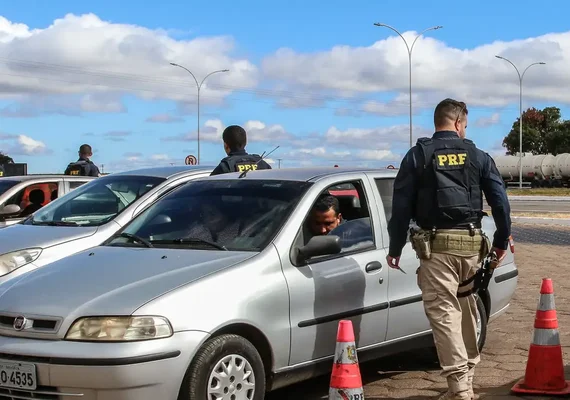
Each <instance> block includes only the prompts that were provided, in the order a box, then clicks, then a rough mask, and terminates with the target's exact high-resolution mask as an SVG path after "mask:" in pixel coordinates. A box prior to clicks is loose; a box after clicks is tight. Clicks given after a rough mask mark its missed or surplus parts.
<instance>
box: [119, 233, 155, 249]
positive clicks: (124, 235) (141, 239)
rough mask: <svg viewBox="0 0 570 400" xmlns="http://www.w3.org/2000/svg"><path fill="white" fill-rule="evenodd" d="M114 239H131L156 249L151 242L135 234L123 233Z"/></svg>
mask: <svg viewBox="0 0 570 400" xmlns="http://www.w3.org/2000/svg"><path fill="white" fill-rule="evenodd" d="M114 237H124V238H127V239H131V240H132V241H133V242H138V243H142V244H144V245H145V246H146V247H154V246H153V245H152V243H151V242H149V241H148V240H146V239H144V238H142V237H140V236H137V235H135V234H133V233H128V232H121V233H119V234H118V235H114Z"/></svg>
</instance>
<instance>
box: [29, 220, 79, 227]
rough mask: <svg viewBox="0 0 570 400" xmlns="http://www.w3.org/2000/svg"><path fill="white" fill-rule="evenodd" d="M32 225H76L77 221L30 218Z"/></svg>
mask: <svg viewBox="0 0 570 400" xmlns="http://www.w3.org/2000/svg"><path fill="white" fill-rule="evenodd" d="M32 225H45V226H78V225H79V224H78V223H77V222H71V221H36V220H34V219H32Z"/></svg>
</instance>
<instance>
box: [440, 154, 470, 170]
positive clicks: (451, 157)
mask: <svg viewBox="0 0 570 400" xmlns="http://www.w3.org/2000/svg"><path fill="white" fill-rule="evenodd" d="M466 158H467V153H458V154H438V155H437V162H438V164H439V166H441V167H443V166H448V165H463V164H465V159H466Z"/></svg>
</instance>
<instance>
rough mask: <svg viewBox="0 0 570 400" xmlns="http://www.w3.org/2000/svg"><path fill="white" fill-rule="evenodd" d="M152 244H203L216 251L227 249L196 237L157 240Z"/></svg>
mask: <svg viewBox="0 0 570 400" xmlns="http://www.w3.org/2000/svg"><path fill="white" fill-rule="evenodd" d="M152 243H155V244H194V243H204V244H207V245H209V246H211V247H215V248H216V249H218V250H225V251H228V249H226V246H223V245H221V244H218V243H216V242H211V241H209V240H206V239H201V238H197V237H187V238H177V239H157V240H152Z"/></svg>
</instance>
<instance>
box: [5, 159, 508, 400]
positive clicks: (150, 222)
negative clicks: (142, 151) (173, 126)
mask: <svg viewBox="0 0 570 400" xmlns="http://www.w3.org/2000/svg"><path fill="white" fill-rule="evenodd" d="M239 176H240V174H238V173H235V174H234V173H232V174H224V175H218V176H215V177H210V178H205V179H198V180H195V181H192V182H189V183H187V184H185V185H183V186H181V187H179V188H177V189H175V190H173V191H172V192H171V193H169V194H167V195H166V196H164V197H163V198H161V199H160V200H158V201H157V202H156V203H154V204H153V205H151V206H150V207H148V208H147V209H146V210H144V211H143V212H142V213H141V214H140V215H138V216H137V217H136V218H135V219H134V220H133V221H131V222H130V223H129V224H128V225H127V226H126V227H125V228H124V229H122V230H121V231H119V232H118V233H117V235H116V236H115V237H113V238H111V239H109V240H108V241H106V242H105V243H103V244H102V245H101V246H98V247H95V248H92V249H89V250H86V251H83V252H80V253H78V254H75V255H73V256H70V257H67V258H64V259H62V260H59V261H57V262H55V263H52V264H51V265H50V266H49V267H47V268H42V269H38V270H35V271H31V272H29V273H27V274H25V275H22V276H21V277H20V278H19V279H14V280H11V281H9V282H7V283H5V284H3V285H0V304H1V310H2V311H1V312H0V396H1V395H3V396H7V397H10V396H12V397H16V396H20V397H19V398H32V397H33V398H36V397H37V398H45V399H56V398H57V399H62V400H71V399H76V398H82V399H85V400H94V399H105V400H131V399H137V400H155V399H164V400H175V399H185V400H204V399H208V400H209V399H234V400H242V399H248V400H260V399H263V398H264V395H265V393H266V392H267V391H270V390H273V389H276V388H279V387H283V386H286V385H290V384H292V383H295V382H298V381H301V380H304V379H308V378H310V377H313V376H316V375H318V374H321V373H327V372H330V369H331V366H332V358H333V353H334V350H335V341H336V332H337V324H338V321H339V320H340V319H350V320H352V321H353V324H354V328H355V333H356V337H357V339H356V341H357V346H358V355H359V358H360V360H361V361H365V360H367V359H371V358H375V357H379V356H383V355H384V356H385V355H388V354H392V353H396V352H399V351H400V350H402V349H406V350H410V349H414V348H420V347H433V339H432V335H431V331H430V327H429V323H428V321H427V318H426V316H425V313H424V310H423V306H422V302H421V293H420V291H419V289H418V286H417V284H416V274H415V271H416V269H417V267H418V265H419V264H418V260H417V258H416V256H415V254H414V253H413V251H412V249H411V247H410V244H409V243H408V244H407V245H406V247H405V249H404V253H403V255H402V258H401V266H402V268H403V270H404V271H405V273H402V272H401V271H398V270H394V269H391V268H389V267H386V266H385V262H384V260H385V257H386V249H387V247H388V235H387V231H386V221H387V219H389V218H390V215H391V211H390V208H391V197H392V185H393V180H394V177H395V172H394V171H390V170H368V169H366V170H364V169H356V168H355V169H345V168H303V169H273V170H261V171H251V172H249V173H248V174H247V175H246V176H243V177H241V178H240V177H239ZM329 191H330V192H333V193H334V195H335V196H336V197H337V198H338V199H339V203H340V208H341V213H342V215H343V216H344V219H345V222H344V223H343V224H341V225H339V226H338V227H337V228H336V229H335V230H333V231H331V232H330V233H329V234H328V235H321V236H314V235H313V234H312V231H311V230H310V229H309V225H308V217H309V214H310V210H311V208H312V206H313V204H314V203H315V201H316V199H317V197H318V196H319V195H321V194H322V193H326V192H329ZM485 230H486V231H487V233H488V234H492V233H493V231H494V224H493V221H492V220H491V219H489V218H488V217H486V218H485ZM517 275H518V274H517V267H516V265H515V263H514V256H513V254H512V253H509V254H508V256H507V259H506V260H505V263H504V264H503V265H502V266H500V267H499V268H497V270H496V272H495V275H494V280H493V281H492V282H491V285H490V287H489V291H488V293H487V294H485V295H484V297H483V296H481V298H479V299H478V304H479V312H480V314H479V318H478V319H479V322H480V328H481V332H480V334H479V340H480V346H481V347H482V346H483V343H484V340H485V334H486V328H487V322H488V321H489V320H490V319H492V318H495V317H497V316H498V315H500V314H501V313H503V312H504V311H505V310H506V309H507V308H508V307H509V303H510V300H511V297H512V295H513V293H514V291H515V288H516V286H517V279H518V278H517ZM50 396H51V397H50Z"/></svg>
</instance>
